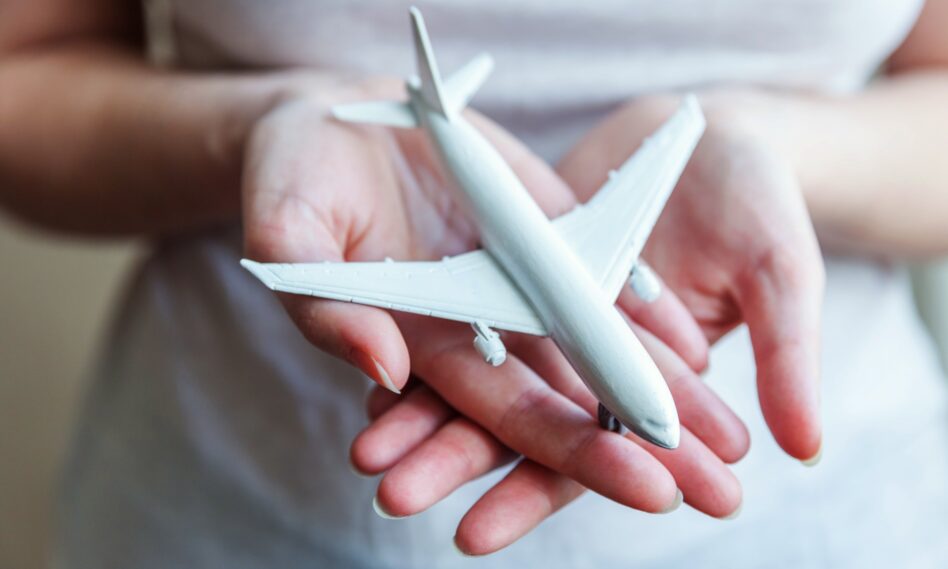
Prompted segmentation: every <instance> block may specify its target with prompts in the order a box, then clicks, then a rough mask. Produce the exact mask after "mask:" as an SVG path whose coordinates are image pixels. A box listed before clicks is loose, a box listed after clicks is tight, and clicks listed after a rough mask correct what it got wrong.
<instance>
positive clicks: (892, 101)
mask: <svg viewBox="0 0 948 569" xmlns="http://www.w3.org/2000/svg"><path fill="white" fill-rule="evenodd" d="M738 99H740V100H741V102H740V103H739V104H738V105H737V107H738V108H741V109H742V110H740V111H737V112H736V113H735V114H738V115H740V118H737V120H741V121H743V122H744V123H745V124H744V127H746V128H747V129H748V130H750V131H753V132H754V133H755V135H758V136H761V137H763V138H764V139H766V140H768V141H769V142H770V143H771V144H772V145H773V146H774V147H775V148H776V149H777V150H778V151H779V152H781V153H782V154H783V155H785V156H787V157H788V158H789V159H790V160H791V161H792V163H793V164H794V166H795V169H796V171H797V173H798V175H799V178H800V182H801V186H802V188H803V191H804V194H805V196H806V199H807V205H808V207H809V209H810V213H811V215H812V217H813V220H814V224H815V225H816V228H817V231H818V233H819V234H820V236H821V239H822V240H823V241H824V244H826V245H828V246H829V247H833V248H843V249H848V250H855V251H860V252H869V253H880V254H892V255H902V256H905V255H907V256H926V255H934V254H940V253H944V252H946V251H948V222H946V220H948V105H946V104H945V101H948V70H946V71H928V72H914V73H906V74H901V75H896V76H891V77H885V78H882V79H880V80H879V81H877V82H875V83H874V84H872V85H871V86H870V87H869V88H867V89H866V90H865V91H863V92H860V93H857V94H853V95H848V96H839V97H819V96H813V95H792V94H778V93H757V94H747V93H745V94H740V95H738ZM743 99H746V100H743ZM732 105H733V102H732ZM732 108H733V107H732Z"/></svg>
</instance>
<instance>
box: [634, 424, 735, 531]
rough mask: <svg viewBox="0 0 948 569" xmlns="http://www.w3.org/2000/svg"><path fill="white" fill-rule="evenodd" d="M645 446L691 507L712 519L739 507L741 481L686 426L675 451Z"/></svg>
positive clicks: (725, 514)
mask: <svg viewBox="0 0 948 569" xmlns="http://www.w3.org/2000/svg"><path fill="white" fill-rule="evenodd" d="M632 436H634V435H632ZM646 449H647V450H648V451H649V452H650V453H652V454H653V455H654V456H655V457H656V458H657V459H658V460H660V461H661V462H662V464H664V465H665V468H667V469H668V470H669V472H671V473H672V476H674V477H675V481H676V482H677V483H678V488H679V490H681V493H682V494H683V495H684V501H685V503H686V504H688V505H689V506H691V507H692V508H694V509H696V510H698V511H700V512H704V513H705V514H708V515H709V516H712V517H715V518H725V517H728V516H731V515H734V513H735V512H737V511H738V510H739V508H740V506H741V497H742V491H741V483H740V482H739V481H738V480H737V477H736V476H734V473H733V472H731V469H729V468H728V467H727V466H725V465H724V463H722V462H721V460H720V459H718V457H716V456H715V455H714V454H713V453H712V452H711V450H710V449H709V448H708V447H707V446H705V445H704V443H703V442H702V441H701V440H699V439H698V437H696V436H695V435H694V434H692V433H691V431H689V430H688V429H686V428H683V429H682V430H681V441H680V442H679V444H678V448H677V449H675V450H667V449H663V448H660V447H657V446H655V445H646Z"/></svg>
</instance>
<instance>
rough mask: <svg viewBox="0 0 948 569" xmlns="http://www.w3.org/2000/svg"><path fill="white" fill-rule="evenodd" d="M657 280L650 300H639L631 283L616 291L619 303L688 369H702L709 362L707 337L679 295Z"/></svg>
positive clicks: (698, 370)
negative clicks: (657, 290) (674, 353)
mask: <svg viewBox="0 0 948 569" xmlns="http://www.w3.org/2000/svg"><path fill="white" fill-rule="evenodd" d="M655 276H656V278H659V279H660V277H658V275H655ZM659 282H660V287H661V288H660V292H659V294H658V297H657V298H656V299H654V300H652V301H651V302H646V301H644V300H642V299H641V298H640V297H639V295H637V294H636V293H635V292H634V291H633V290H632V287H631V286H626V287H623V289H622V292H621V293H620V294H619V299H618V304H619V306H620V307H621V308H622V310H624V311H625V313H626V314H628V315H629V316H630V317H631V318H632V320H634V321H635V322H637V323H638V324H640V325H642V326H643V327H645V328H646V329H648V330H649V331H650V332H651V333H652V334H654V335H655V336H656V337H657V338H658V339H660V340H661V341H662V342H664V343H665V344H666V345H668V347H670V348H671V349H672V350H674V351H675V352H677V353H678V355H680V356H681V357H682V359H684V360H685V361H686V362H687V363H688V365H689V366H690V367H691V369H693V370H695V371H697V372H700V371H703V370H704V369H705V368H706V367H707V366H708V349H709V348H708V340H707V338H705V335H704V332H702V330H701V327H700V326H699V325H698V323H697V322H695V319H694V317H693V316H692V315H691V312H689V311H688V309H687V308H686V307H685V305H684V303H683V302H682V301H681V299H680V298H678V295H677V294H675V293H674V291H672V290H671V289H670V288H668V287H667V286H666V285H665V283H663V282H661V281H659Z"/></svg>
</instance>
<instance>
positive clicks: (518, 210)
mask: <svg viewBox="0 0 948 569" xmlns="http://www.w3.org/2000/svg"><path fill="white" fill-rule="evenodd" d="M409 96H410V97H411V104H412V107H413V109H414V111H415V113H416V116H417V117H418V120H419V122H420V123H421V126H423V127H424V128H425V130H426V131H427V132H428V134H429V135H430V137H431V140H432V142H433V143H434V145H435V147H436V148H437V149H438V152H439V155H440V157H441V159H442V163H443V164H444V166H445V167H446V170H447V173H448V174H449V175H450V176H451V177H452V178H453V181H454V182H455V185H456V186H457V188H458V189H460V190H461V192H462V194H463V196H462V199H463V202H464V205H466V206H467V208H468V210H469V214H470V216H471V219H472V221H473V222H474V223H475V225H476V226H477V228H478V230H479V231H480V236H481V241H482V243H483V246H484V248H485V249H486V250H487V251H488V252H489V253H490V254H491V255H492V256H493V257H494V258H495V260H496V261H497V262H498V263H499V264H500V265H501V267H502V268H503V269H504V270H505V271H506V272H507V274H508V275H509V276H510V278H511V280H512V281H513V282H514V283H515V284H516V285H517V287H518V288H519V289H520V291H521V292H522V293H523V295H524V296H525V297H526V298H527V299H528V301H529V302H530V304H531V305H532V307H533V309H534V310H535V312H536V314H537V315H538V316H539V318H540V320H541V321H542V322H543V324H544V325H545V326H546V328H547V330H549V331H550V336H551V337H552V339H553V341H554V342H555V343H556V345H557V346H558V347H559V349H560V350H561V351H562V352H563V354H564V355H565V356H566V358H567V360H568V361H569V362H570V364H571V365H572V366H573V368H574V369H575V370H576V372H577V373H578V374H579V376H580V377H581V378H582V380H583V382H584V383H585V384H586V386H587V387H588V388H589V389H590V391H592V393H593V394H594V395H595V396H596V398H597V399H599V401H600V402H601V403H602V404H603V405H604V406H605V407H606V408H607V409H608V410H609V411H610V412H611V413H612V414H613V415H615V417H616V418H617V419H618V420H619V421H620V422H621V423H622V424H623V425H625V426H626V427H627V428H629V429H630V430H632V431H633V432H635V433H636V434H638V435H639V436H642V437H643V438H645V439H646V440H649V441H651V442H653V443H655V444H658V445H660V446H663V447H666V448H674V447H676V446H677V445H678V440H679V426H678V417H677V413H676V411H675V404H674V401H673V400H672V396H671V393H670V392H669V390H668V386H667V384H666V383H665V380H664V378H663V377H662V374H661V373H660V372H659V370H658V368H657V366H656V365H655V362H654V361H653V360H652V358H651V357H650V356H649V355H648V353H647V352H646V350H645V348H644V347H643V346H642V343H641V342H640V341H639V339H638V338H637V337H636V336H635V334H634V333H633V332H632V330H631V329H630V327H629V325H628V323H627V322H626V321H625V319H624V318H623V316H622V315H621V314H620V312H619V310H618V309H617V308H616V307H615V305H614V304H613V303H612V302H611V300H610V299H607V298H606V295H605V294H604V292H603V290H602V288H601V286H600V285H599V283H597V282H595V280H594V279H593V278H592V277H591V276H590V274H589V272H588V271H587V270H586V268H585V266H584V265H583V263H582V262H581V261H580V260H579V258H577V256H576V254H575V253H574V252H573V250H572V248H571V247H570V246H569V245H568V244H567V243H566V242H565V241H564V240H563V239H562V238H561V237H560V235H559V233H558V232H557V229H556V228H555V227H554V225H553V224H552V223H551V221H550V219H549V218H548V217H547V216H546V215H545V214H544V213H543V211H542V210H541V209H540V207H539V206H538V205H537V203H536V202H535V201H534V200H533V198H532V197H531V196H530V194H529V192H528V191H527V189H526V188H525V187H524V185H523V183H522V182H521V181H520V179H519V178H518V177H517V175H516V174H515V173H514V172H513V170H512V169H511V168H510V166H509V165H508V164H507V163H506V161H505V160H504V159H503V158H502V157H501V156H500V154H499V153H498V152H497V150H496V149H495V148H494V147H493V146H492V145H491V144H490V143H489V142H488V141H487V140H486V139H484V137H483V136H482V135H481V134H480V132H478V131H477V130H476V129H475V128H474V127H473V126H472V125H471V124H470V123H468V122H467V121H466V120H464V118H463V117H462V116H455V117H452V118H451V120H448V119H447V118H446V117H445V116H444V115H442V114H441V113H439V112H436V111H434V110H432V109H431V108H430V107H428V106H427V105H426V104H425V102H424V101H423V100H422V98H421V96H420V94H419V93H418V92H417V90H416V89H414V88H412V87H410V88H409Z"/></svg>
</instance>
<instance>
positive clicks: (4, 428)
mask: <svg viewBox="0 0 948 569" xmlns="http://www.w3.org/2000/svg"><path fill="white" fill-rule="evenodd" d="M135 256H136V250H135V248H134V247H132V246H130V245H128V244H115V243H112V244H102V243H88V242H76V241H74V240H68V241H67V240H63V239H56V238H52V237H49V236H43V235H37V234H33V233H26V232H24V231H23V230H22V228H16V227H13V226H12V224H11V223H9V222H8V221H6V220H4V219H2V218H0V568H7V567H10V568H18V569H37V568H39V567H41V566H42V564H43V558H44V547H45V539H46V535H47V533H48V527H49V526H48V524H49V520H50V518H49V509H50V506H51V503H52V493H51V492H52V488H53V487H54V482H55V472H56V469H57V466H58V464H59V462H60V460H61V458H62V454H63V449H64V448H65V444H66V442H67V439H68V435H69V426H70V424H71V421H72V418H73V414H74V412H75V410H76V401H77V395H78V394H79V392H80V390H81V387H82V383H81V380H82V377H83V374H84V372H85V370H86V369H87V366H88V364H89V362H90V357H91V350H92V349H93V347H94V346H95V345H96V343H97V341H98V340H99V339H100V336H101V333H102V331H103V329H104V326H105V324H106V320H107V318H108V312H109V307H110V306H111V304H112V301H113V300H114V299H115V297H116V294H117V293H118V292H119V290H120V287H121V285H122V283H123V276H124V275H125V274H126V273H127V271H128V268H129V266H130V264H131V263H132V262H133V260H134V258H135ZM917 284H918V289H919V291H920V292H921V294H922V296H923V302H922V306H923V307H924V308H923V313H924V314H926V315H927V316H928V320H929V321H930V322H931V323H932V325H934V326H935V327H936V328H937V330H938V331H940V332H941V340H942V344H941V345H942V349H943V351H944V353H946V354H948V294H946V291H948V265H945V266H943V267H942V268H940V269H936V270H929V271H924V272H922V273H921V274H920V277H919V278H918V279H917Z"/></svg>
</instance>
